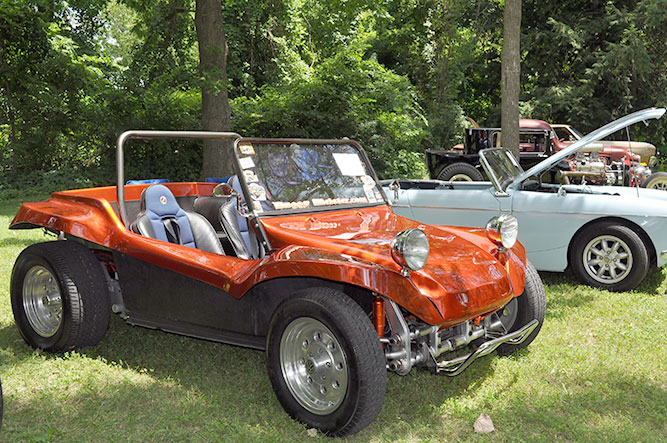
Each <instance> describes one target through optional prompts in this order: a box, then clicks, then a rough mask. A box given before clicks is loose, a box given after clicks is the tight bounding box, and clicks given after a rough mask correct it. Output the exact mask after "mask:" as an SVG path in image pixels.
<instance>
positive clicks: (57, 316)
mask: <svg viewBox="0 0 667 443" xmlns="http://www.w3.org/2000/svg"><path fill="white" fill-rule="evenodd" d="M23 310H24V311H25V314H26V317H27V318H28V322H29V323H30V326H32V328H33V329H34V330H35V332H36V333H37V334H39V335H41V336H42V337H52V336H53V335H54V334H55V333H56V332H57V331H58V328H60V324H61V323H62V312H63V302H62V298H61V295H60V288H59V286H58V281H57V280H56V278H55V277H54V276H53V274H52V273H51V271H49V270H48V269H46V268H45V267H44V266H41V265H36V266H33V267H32V268H30V270H29V271H28V272H27V273H26V276H25V280H24V283H23Z"/></svg>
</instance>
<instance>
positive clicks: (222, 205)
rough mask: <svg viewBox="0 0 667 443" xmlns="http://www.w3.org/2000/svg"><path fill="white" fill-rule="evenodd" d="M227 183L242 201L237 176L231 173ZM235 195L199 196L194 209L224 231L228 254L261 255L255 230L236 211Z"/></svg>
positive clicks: (246, 257)
mask: <svg viewBox="0 0 667 443" xmlns="http://www.w3.org/2000/svg"><path fill="white" fill-rule="evenodd" d="M227 183H228V184H229V185H230V186H231V187H232V188H234V190H235V191H236V192H237V193H238V195H239V197H240V198H241V201H242V202H243V191H242V190H241V184H240V183H239V180H238V178H237V177H236V176H235V175H233V176H231V177H230V178H229V180H228V181H227ZM237 205H238V203H237V201H236V197H229V198H224V197H199V198H197V200H195V203H194V210H195V211H197V212H198V213H200V214H202V215H203V216H204V217H206V219H207V220H208V221H209V222H211V224H212V225H213V226H215V227H216V229H217V228H218V227H219V228H222V232H224V236H223V239H222V241H223V243H224V244H225V248H228V247H229V248H231V250H228V252H229V253H230V254H233V255H236V256H237V257H238V258H243V259H256V258H260V257H262V256H263V253H264V251H263V249H262V247H261V246H260V244H259V242H258V241H257V237H256V235H255V232H254V231H253V230H252V229H250V225H249V224H248V219H247V218H246V217H243V216H242V215H240V214H239V213H238V206H237Z"/></svg>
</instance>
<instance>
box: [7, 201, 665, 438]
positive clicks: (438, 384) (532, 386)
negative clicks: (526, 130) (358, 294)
mask: <svg viewBox="0 0 667 443" xmlns="http://www.w3.org/2000/svg"><path fill="white" fill-rule="evenodd" d="M19 205H20V203H19V202H18V201H4V202H0V282H1V284H0V375H1V376H2V386H3V390H4V394H5V416H4V422H3V427H2V430H0V441H59V442H60V441H109V440H113V441H128V440H130V441H160V442H162V441H183V440H194V441H262V442H264V441H296V440H300V441H313V440H316V439H324V438H325V437H323V436H322V435H321V434H318V436H317V437H309V436H308V434H307V433H306V429H305V428H304V427H303V426H302V425H299V424H298V423H296V422H294V421H292V420H291V419H290V418H289V417H288V416H287V415H286V414H285V413H284V412H283V410H282V408H281V406H280V404H279V403H278V401H277V399H276V398H275V396H274V394H273V391H272V389H271V385H270V383H269V380H268V377H267V375H266V369H265V357H264V354H263V353H262V352H258V351H253V350H248V349H243V348H238V347H234V346H227V345H221V344H217V343H211V342H206V341H202V340H197V339H192V338H186V337H180V336H177V335H172V334H167V333H164V332H158V331H153V330H149V329H143V328H138V327H132V326H128V325H126V324H125V323H124V322H123V321H122V320H120V319H119V318H117V317H113V318H112V322H111V326H110V328H109V331H108V333H107V335H106V337H105V339H104V340H103V341H102V342H101V344H100V345H99V346H96V347H94V348H88V349H85V350H82V351H80V352H72V353H68V354H65V355H48V354H40V353H37V352H35V351H33V350H32V349H31V348H30V347H28V346H27V345H26V344H25V343H24V342H23V340H22V339H21V337H20V335H19V333H18V331H17V330H16V328H15V327H14V321H13V317H12V312H11V307H10V302H9V279H10V275H11V269H12V266H13V263H14V260H15V258H16V256H17V255H18V254H19V253H20V251H21V250H22V249H23V248H24V247H26V246H27V245H29V244H31V243H34V242H38V241H45V240H49V239H50V238H49V237H45V236H44V235H43V233H42V232H41V231H38V230H32V231H9V230H8V229H7V226H8V225H9V222H10V221H11V218H12V217H13V215H14V213H15V212H16V210H17V209H18V207H19ZM665 277H667V271H663V272H660V271H657V270H654V271H652V272H651V274H650V275H649V277H648V278H647V281H645V282H644V284H643V285H642V286H641V288H640V290H639V291H636V292H629V293H621V294H617V293H610V292H605V291H599V290H596V289H591V288H588V287H585V286H580V285H577V284H576V283H575V282H574V281H573V279H572V277H571V276H570V275H569V274H565V275H562V274H542V278H543V279H544V282H545V286H546V292H547V303H548V304H547V318H546V322H545V324H544V326H543V328H542V331H541V333H540V335H539V336H538V337H537V339H536V340H535V342H534V343H533V344H532V345H531V346H530V347H529V348H528V349H526V350H524V351H522V352H521V353H520V354H519V355H517V356H514V357H510V358H500V357H498V356H496V355H492V356H489V357H486V358H483V359H481V360H478V361H477V362H475V363H474V364H473V365H472V366H471V367H470V368H469V369H468V370H467V371H465V372H464V373H463V374H462V375H460V376H458V377H456V378H448V377H441V376H434V375H431V374H429V373H426V372H421V371H413V372H412V373H411V374H410V375H408V376H405V377H400V376H397V375H393V374H390V375H389V380H388V391H387V397H386V400H385V404H384V406H383V409H382V411H381V412H380V415H379V416H378V418H377V419H376V420H375V422H373V423H372V424H371V426H369V427H368V428H367V429H365V430H364V431H362V432H360V433H359V434H356V435H354V436H352V437H350V438H348V439H347V440H349V441H373V442H377V441H392V442H393V441H437V442H442V441H461V440H482V441H502V442H507V441H526V440H531V441H534V440H537V441H553V440H564V441H567V440H576V441H603V440H604V441H610V440H611V441H667V338H666V337H667V297H666V295H665V293H666V292H667V279H666V278H665ZM480 413H486V414H488V415H489V416H490V417H491V419H492V420H493V423H494V425H495V428H496V431H495V432H494V433H492V434H488V435H478V434H474V433H473V423H474V421H475V419H476V418H477V417H478V416H479V415H480Z"/></svg>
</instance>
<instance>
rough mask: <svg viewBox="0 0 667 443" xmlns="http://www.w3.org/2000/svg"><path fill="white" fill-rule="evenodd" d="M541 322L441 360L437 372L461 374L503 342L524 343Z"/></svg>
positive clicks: (452, 374) (535, 322)
mask: <svg viewBox="0 0 667 443" xmlns="http://www.w3.org/2000/svg"><path fill="white" fill-rule="evenodd" d="M539 324H540V322H539V321H537V320H533V321H531V322H530V323H528V324H527V325H526V326H524V327H523V328H521V329H519V330H517V331H514V332H510V333H509V334H507V335H503V336H502V337H498V338H494V339H493V340H489V341H487V342H484V343H482V344H481V345H480V346H479V347H478V348H477V349H475V351H474V352H472V353H470V354H468V355H463V356H461V357H458V358H455V359H453V360H443V361H439V362H438V363H437V368H436V372H437V373H438V374H443V375H448V376H450V377H453V376H455V375H459V374H460V373H461V372H463V371H464V370H465V369H466V368H467V367H468V366H470V364H471V363H472V362H474V361H475V360H477V359H478V358H479V357H483V356H485V355H489V354H490V353H492V352H493V351H495V350H496V348H497V347H498V346H500V345H502V344H503V343H507V344H510V345H518V344H519V343H522V342H523V341H524V340H525V339H526V338H528V336H529V335H530V333H531V332H533V331H534V330H535V328H536V327H537V325H539Z"/></svg>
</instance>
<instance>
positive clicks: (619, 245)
mask: <svg viewBox="0 0 667 443" xmlns="http://www.w3.org/2000/svg"><path fill="white" fill-rule="evenodd" d="M583 261H584V269H585V270H586V272H587V273H588V275H590V276H591V277H592V278H593V279H594V280H596V281H598V282H600V283H605V284H613V283H618V282H620V281H621V280H623V279H624V278H626V277H627V276H628V274H629V273H630V271H631V270H632V251H631V250H630V247H629V246H628V245H627V243H625V242H624V241H623V240H621V239H620V238H618V237H615V236H613V235H600V236H598V237H595V238H593V239H592V240H591V241H590V242H588V244H587V245H586V247H584V253H583Z"/></svg>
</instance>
